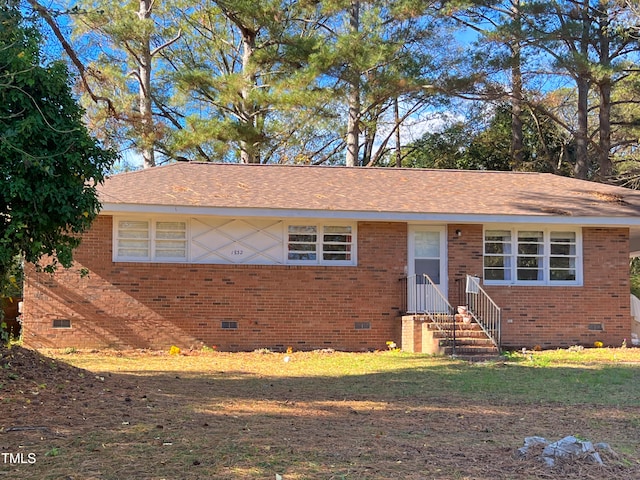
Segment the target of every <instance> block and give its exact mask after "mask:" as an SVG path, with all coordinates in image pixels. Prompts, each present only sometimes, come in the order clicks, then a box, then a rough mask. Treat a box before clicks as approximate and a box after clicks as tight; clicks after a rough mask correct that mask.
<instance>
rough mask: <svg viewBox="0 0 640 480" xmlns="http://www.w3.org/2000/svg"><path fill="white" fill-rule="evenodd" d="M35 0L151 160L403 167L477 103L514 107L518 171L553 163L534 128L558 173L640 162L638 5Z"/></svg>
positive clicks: (89, 94) (587, 173)
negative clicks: (442, 125)
mask: <svg viewBox="0 0 640 480" xmlns="http://www.w3.org/2000/svg"><path fill="white" fill-rule="evenodd" d="M26 1H27V2H28V4H30V5H31V7H32V8H33V9H34V10H35V11H37V12H38V13H39V14H40V15H41V16H42V18H43V19H45V20H46V22H47V23H48V24H49V26H50V27H51V29H52V32H53V33H54V35H55V37H56V38H57V39H58V41H59V42H60V45H62V46H63V49H64V51H65V52H66V53H67V55H68V60H69V63H70V64H72V65H73V66H74V68H75V69H76V71H77V72H78V74H79V78H80V81H79V82H78V87H79V88H78V91H79V92H80V93H81V96H82V102H83V105H85V106H86V108H87V121H88V124H89V127H90V129H91V130H92V132H94V133H95V134H96V135H99V136H100V138H102V139H104V141H105V142H112V143H111V145H113V146H116V147H117V148H129V147H130V148H133V149H134V150H135V151H136V152H137V154H138V155H140V156H141V157H142V158H143V159H144V165H145V166H152V165H155V164H156V163H157V162H156V160H157V159H160V161H176V160H189V161H191V160H204V161H239V162H247V163H250V162H260V163H311V164H319V163H331V164H347V165H362V166H373V165H388V164H391V163H394V164H398V165H399V164H400V163H401V162H400V161H399V160H401V158H402V157H403V156H405V155H407V154H408V152H410V151H414V150H415V149H414V148H407V146H408V145H409V144H411V143H412V141H415V140H416V139H417V137H418V135H417V134H416V132H419V131H421V132H422V133H426V135H431V134H434V133H438V131H437V129H434V128H433V127H432V125H433V124H434V123H437V122H434V121H433V120H434V119H437V118H438V117H439V116H442V114H443V113H445V112H448V113H449V114H454V115H457V117H458V119H459V120H460V121H462V122H463V123H465V125H463V127H464V129H465V130H472V131H474V132H477V130H478V125H480V126H484V127H488V126H489V125H490V124H491V122H487V121H481V122H479V123H478V122H476V118H475V117H473V116H472V115H468V114H467V113H468V111H469V110H470V109H472V108H474V107H475V105H476V104H477V103H478V102H480V103H482V104H483V105H484V109H483V111H484V112H486V114H487V115H490V116H494V115H498V114H499V112H500V111H501V109H502V106H504V105H508V106H509V109H508V113H507V115H508V116H509V118H506V120H505V118H502V119H501V120H500V121H499V122H498V119H496V122H498V123H501V125H502V126H503V129H504V132H505V133H507V134H508V136H509V138H508V139H505V141H506V142H507V143H508V145H509V151H508V152H507V153H506V155H508V159H504V161H502V160H501V162H502V163H505V164H508V165H509V166H510V168H511V169H516V170H517V169H525V170H526V169H530V168H531V167H532V165H538V166H540V167H541V168H546V169H549V168H551V165H553V163H550V160H545V161H543V162H540V161H538V160H531V159H530V158H526V150H527V149H530V148H531V143H530V142H531V140H532V138H533V137H531V131H532V130H531V129H532V128H537V129H542V130H545V129H546V130H545V132H542V131H539V132H538V133H537V139H538V140H540V141H542V140H543V139H544V138H545V135H547V134H548V133H549V132H551V129H556V131H555V132H554V133H553V136H554V143H556V142H560V143H561V144H560V145H559V146H558V148H559V149H560V156H559V157H558V161H559V162H560V165H558V164H557V163H556V164H555V165H556V166H555V167H553V168H552V170H553V171H556V172H562V173H565V174H570V175H573V176H576V177H578V178H586V179H596V180H603V181H607V180H610V179H611V178H612V177H614V176H615V175H618V174H620V173H621V172H623V171H625V170H629V169H630V168H631V169H633V168H634V165H635V164H636V163H637V158H636V157H637V148H636V146H637V143H638V142H637V139H638V124H639V123H640V122H639V121H638V118H639V116H638V115H640V113H639V112H638V88H637V84H638V73H637V72H638V66H639V65H640V42H639V41H638V38H639V35H640V27H639V25H640V15H639V14H638V9H637V7H636V5H635V3H634V2H625V1H618V0H540V1H535V2H525V1H523V0H499V1H492V2H481V1H477V0H467V1H464V2H441V1H436V0H434V1H427V2H425V1H417V0H385V1H382V0H327V1H324V2H317V1H308V0H303V1H299V0H259V1H249V0H204V1H201V2H197V4H193V2H185V1H184V0H164V1H162V2H160V1H156V2H154V1H150V0H139V1H137V2H117V1H111V2H97V1H95V0H81V1H77V0H52V1H50V2H47V3H46V6H45V5H44V4H43V3H39V2H38V0H26ZM470 105H471V106H470ZM485 120H486V119H485ZM469 121H474V122H476V124H471V123H468V122H469ZM527 122H530V125H529V126H527V125H526V123H527ZM531 122H532V123H531ZM551 125H553V127H551ZM495 127H496V125H494V126H493V127H492V128H495ZM527 129H528V130H529V133H528V132H527ZM527 135H529V138H528V139H527V138H526V137H527ZM474 138H475V137H474ZM470 139H471V137H468V138H467V142H466V148H467V150H468V149H469V147H470V145H469V141H470ZM440 140H444V137H442V138H441V139H440ZM526 142H529V145H527V144H526ZM416 145H418V144H414V145H413V146H414V147H415V146H416ZM501 145H503V144H501ZM548 146H549V145H546V147H548ZM538 147H540V148H541V149H544V148H545V144H544V142H543V143H542V144H540V145H538ZM501 148H502V147H501ZM554 148H555V147H554ZM547 150H548V149H547ZM489 153H490V152H489ZM542 153H543V152H542V150H540V151H539V152H538V153H537V155H540V154H542ZM551 153H553V152H551V150H548V151H547V152H546V153H545V154H551ZM394 154H395V155H394ZM554 154H555V153H554ZM394 156H395V161H393V162H392V161H391V159H392V158H393V157H394ZM536 158H539V156H538V157H536ZM494 160H495V161H494ZM494 160H491V161H487V162H484V163H485V164H488V165H489V164H495V163H496V161H497V159H494ZM404 163H405V164H413V163H414V162H411V161H409V162H404ZM436 163H437V162H436ZM463 163H464V162H463ZM498 163H500V162H498Z"/></svg>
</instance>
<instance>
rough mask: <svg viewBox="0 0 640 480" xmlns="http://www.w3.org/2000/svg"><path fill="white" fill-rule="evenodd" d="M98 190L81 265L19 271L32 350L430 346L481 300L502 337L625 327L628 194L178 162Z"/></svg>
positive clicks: (522, 342) (544, 337)
mask: <svg viewBox="0 0 640 480" xmlns="http://www.w3.org/2000/svg"><path fill="white" fill-rule="evenodd" d="M99 195H100V199H101V202H102V204H103V209H102V211H101V213H100V215H99V216H98V218H97V220H96V221H95V223H94V224H93V226H92V228H91V230H90V231H89V232H87V233H86V234H85V235H84V238H83V241H82V244H81V246H80V247H79V249H78V250H77V251H76V254H75V259H76V265H75V266H74V268H72V269H69V270H62V271H59V272H57V273H56V274H54V275H49V274H46V273H42V272H36V271H35V270H34V269H33V268H30V267H28V268H27V272H26V281H25V288H24V297H25V299H24V314H23V325H24V328H23V338H24V341H25V343H26V344H27V345H29V346H33V347H36V348H38V347H78V348H101V347H114V348H159V349H167V348H168V347H169V346H171V345H177V346H180V347H182V348H189V347H193V348H201V347H202V346H213V345H215V346H216V347H217V348H218V349H220V350H231V351H238V350H252V349H256V348H272V349H285V348H287V347H289V346H291V347H293V348H294V349H305V350H306V349H317V348H334V349H344V350H353V351H359V350H370V349H384V348H386V342H387V341H394V342H396V343H397V344H399V345H400V346H402V348H403V349H405V350H408V351H426V352H430V351H432V349H430V348H427V343H428V341H430V340H428V339H427V335H428V332H430V331H432V330H440V331H441V332H440V333H441V334H442V331H444V334H443V335H444V337H446V338H448V339H449V340H450V336H451V322H449V321H443V319H446V318H449V320H450V319H451V318H452V317H451V315H455V308H456V307H457V306H458V305H469V310H470V311H471V312H470V313H471V314H472V316H473V317H478V318H475V320H474V322H473V323H476V321H477V322H478V323H481V324H482V322H484V319H483V318H482V317H483V316H484V315H488V314H487V313H485V312H484V310H485V309H484V307H482V308H481V305H480V304H478V305H476V302H477V300H476V299H477V298H479V297H478V295H479V294H482V295H483V297H482V302H490V304H491V305H493V306H495V307H498V308H499V310H498V311H497V312H498V314H497V316H496V317H493V316H492V317H491V318H490V319H489V321H490V322H494V323H495V322H497V324H492V325H493V326H491V325H489V326H488V327H487V328H484V327H483V329H484V330H485V333H487V334H488V335H493V341H494V344H496V345H500V346H502V347H513V348H522V347H528V348H531V347H533V346H534V345H540V346H541V347H543V348H551V347H562V346H570V345H576V344H583V345H592V344H593V342H594V341H602V342H604V344H606V345H614V346H615V345H620V344H621V343H622V341H623V339H625V338H629V336H630V332H631V322H632V320H631V314H630V302H629V288H630V287H629V256H630V254H631V252H633V251H635V250H640V192H635V191H633V190H628V189H624V188H619V187H613V186H607V185H602V184H597V183H591V182H586V181H580V180H575V179H571V178H565V177H559V176H554V175H551V174H540V173H514V172H487V171H445V170H421V169H395V168H373V169H371V168H346V167H312V166H284V165H238V164H211V163H177V164H172V165H167V166H162V167H157V168H152V169H147V170H142V171H137V172H130V173H123V174H119V175H114V176H112V177H110V178H109V179H107V180H106V182H105V184H104V185H103V186H101V187H100V188H99ZM80 269H86V270H85V271H86V272H88V275H84V276H81V275H79V273H78V271H79V270H80ZM424 274H427V275H428V277H425V276H424ZM468 275H470V277H467V276H468ZM476 282H477V283H476ZM434 299H436V300H434ZM487 299H489V300H487ZM474 310H475V311H474ZM480 310H482V311H480ZM492 315H493V314H492ZM459 317H460V316H459V315H458V317H457V318H458V320H459ZM463 320H464V319H463ZM472 320H473V319H472ZM446 324H448V325H449V326H448V327H447V326H446ZM434 325H435V327H437V328H434ZM453 325H456V323H455V322H453ZM485 326H486V325H485ZM496 326H497V330H496V329H495V327H496ZM463 328H464V327H463V326H462V324H459V326H458V329H459V330H458V336H459V337H460V336H461V331H462V329H463ZM447 329H448V330H447ZM439 344H440V345H444V344H446V341H443V340H439Z"/></svg>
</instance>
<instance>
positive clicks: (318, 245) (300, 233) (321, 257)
mask: <svg viewBox="0 0 640 480" xmlns="http://www.w3.org/2000/svg"><path fill="white" fill-rule="evenodd" d="M354 232H355V228H354V226H352V225H333V224H326V225H322V224H320V225H309V224H304V225H289V226H288V227H287V263H293V264H311V265H355V252H354V245H355V243H354Z"/></svg>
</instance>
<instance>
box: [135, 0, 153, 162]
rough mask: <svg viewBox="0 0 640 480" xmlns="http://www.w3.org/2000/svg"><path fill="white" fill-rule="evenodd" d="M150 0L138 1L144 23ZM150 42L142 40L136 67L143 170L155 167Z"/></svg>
mask: <svg viewBox="0 0 640 480" xmlns="http://www.w3.org/2000/svg"><path fill="white" fill-rule="evenodd" d="M152 4H153V2H152V0H140V8H139V10H138V18H139V19H140V21H145V20H147V19H148V18H150V17H151V9H152ZM151 59H152V57H151V40H150V38H149V37H148V36H145V37H144V39H143V45H142V52H141V56H140V63H139V65H138V77H139V78H138V83H139V93H138V107H139V109H140V138H141V143H140V145H139V148H140V152H141V154H142V159H143V162H144V168H150V167H155V166H156V160H155V152H154V149H153V145H154V139H155V136H154V135H155V132H154V124H153V109H152V100H151Z"/></svg>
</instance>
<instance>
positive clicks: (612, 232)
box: [448, 225, 631, 348]
mask: <svg viewBox="0 0 640 480" xmlns="http://www.w3.org/2000/svg"><path fill="white" fill-rule="evenodd" d="M457 229H460V230H461V232H462V235H461V236H460V237H457V236H456V235H455V230H457ZM448 234H449V272H450V275H449V288H450V290H449V291H450V296H452V298H454V297H453V295H455V293H454V292H456V291H457V290H456V289H457V284H456V283H455V279H456V278H462V276H463V274H465V273H471V274H476V275H479V276H482V226H481V225H450V226H449V228H448ZM582 235H583V238H582V241H583V252H584V261H583V268H584V274H583V275H584V286H583V287H535V286H518V287H516V286H512V287H501V286H486V287H484V288H485V290H486V291H487V293H488V294H489V295H490V296H491V298H492V299H493V300H494V301H495V302H496V303H497V304H498V305H499V306H500V307H501V309H502V344H503V346H505V347H513V348H521V347H528V348H532V347H534V346H536V345H539V346H541V347H542V348H551V347H567V346H571V345H593V342H595V341H601V342H603V343H604V344H605V345H611V346H619V345H621V344H622V341H623V339H624V338H626V339H627V342H629V337H630V333H631V312H630V301H629V291H630V289H629V243H628V242H629V240H628V238H629V231H628V229H624V228H619V229H609V228H584V229H583V230H582ZM589 324H602V325H603V327H604V331H593V330H589Z"/></svg>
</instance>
